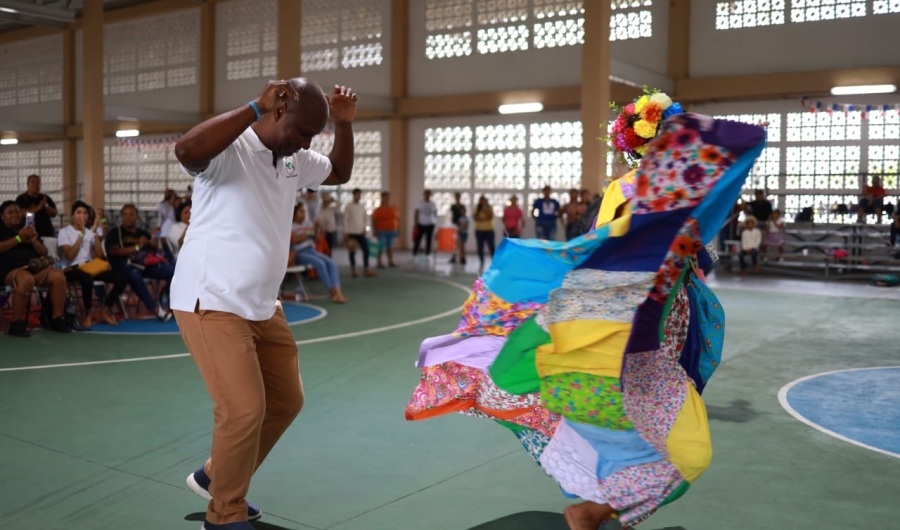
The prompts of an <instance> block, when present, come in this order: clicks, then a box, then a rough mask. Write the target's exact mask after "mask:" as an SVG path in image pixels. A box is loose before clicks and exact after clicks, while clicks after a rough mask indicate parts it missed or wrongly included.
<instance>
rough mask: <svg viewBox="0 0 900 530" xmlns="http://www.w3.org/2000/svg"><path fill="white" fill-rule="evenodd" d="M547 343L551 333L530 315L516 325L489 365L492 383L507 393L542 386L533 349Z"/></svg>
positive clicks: (528, 392) (517, 392) (519, 393)
mask: <svg viewBox="0 0 900 530" xmlns="http://www.w3.org/2000/svg"><path fill="white" fill-rule="evenodd" d="M549 343H550V335H549V334H548V333H547V332H546V331H544V329H543V328H542V327H541V326H540V325H538V323H537V322H536V321H535V317H534V316H532V317H531V318H529V319H528V320H526V321H525V322H524V323H523V324H522V325H521V326H519V327H518V328H516V329H515V330H514V331H513V332H512V333H510V334H509V337H508V338H507V340H506V344H504V345H503V349H501V350H500V354H499V355H497V358H496V359H495V360H494V364H492V365H491V368H490V374H491V379H492V380H493V381H494V384H495V385H497V386H498V387H499V388H500V389H501V390H505V391H506V392H509V393H510V394H518V395H521V394H530V393H532V392H537V391H538V390H540V388H541V378H540V376H539V375H538V371H537V364H536V362H535V353H536V352H535V350H536V349H537V348H538V347H539V346H543V345H544V344H549Z"/></svg>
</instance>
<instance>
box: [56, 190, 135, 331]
mask: <svg viewBox="0 0 900 530" xmlns="http://www.w3.org/2000/svg"><path fill="white" fill-rule="evenodd" d="M90 215H91V213H90V206H88V205H87V204H85V203H84V202H82V201H75V204H73V205H72V224H70V225H69V226H67V227H65V228H63V229H62V230H60V231H59V257H60V267H61V268H62V269H63V272H64V273H65V275H66V281H67V282H71V283H77V284H79V285H81V296H82V301H83V303H84V317H82V319H81V322H80V324H81V326H82V328H85V329H90V327H91V323H92V318H91V308H92V307H93V305H94V282H95V281H102V282H106V283H111V284H112V289H110V290H109V291H108V292H107V294H106V301H105V303H104V305H103V307H101V308H100V320H102V321H103V322H105V323H107V324H111V325H116V324H117V322H116V319H115V318H114V317H113V316H112V308H113V306H114V305H115V303H116V300H117V299H118V298H119V296H121V294H122V291H124V290H125V286H126V285H127V283H128V279H127V278H126V277H125V276H124V275H121V274H119V273H116V272H113V270H112V269H107V270H106V271H105V272H102V273H100V274H99V275H98V276H91V275H90V274H88V273H87V272H85V271H83V270H81V269H80V266H81V265H84V264H85V263H87V262H89V261H91V260H92V259H94V258H99V259H104V253H103V237H104V236H102V235H98V234H97V229H98V228H100V227H101V226H102V227H103V231H102V233H103V234H108V233H109V226H108V225H106V219H103V212H102V211H101V212H97V215H96V216H94V223H93V226H91V228H87V223H88V220H89V218H90Z"/></svg>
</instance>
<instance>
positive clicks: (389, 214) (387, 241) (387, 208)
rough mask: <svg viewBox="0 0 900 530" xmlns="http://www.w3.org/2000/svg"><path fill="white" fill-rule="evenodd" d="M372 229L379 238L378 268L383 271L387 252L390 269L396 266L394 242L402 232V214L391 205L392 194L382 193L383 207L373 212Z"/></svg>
mask: <svg viewBox="0 0 900 530" xmlns="http://www.w3.org/2000/svg"><path fill="white" fill-rule="evenodd" d="M372 229H373V230H374V231H375V235H376V236H377V237H378V268H379V269H383V268H384V264H383V263H382V262H381V256H382V255H383V254H384V253H385V252H386V253H387V257H388V267H396V265H394V241H395V240H396V239H397V231H398V230H400V212H399V211H398V210H397V207H396V206H394V205H392V204H391V194H390V193H389V192H387V191H383V192H381V206H379V207H378V208H375V211H374V212H372Z"/></svg>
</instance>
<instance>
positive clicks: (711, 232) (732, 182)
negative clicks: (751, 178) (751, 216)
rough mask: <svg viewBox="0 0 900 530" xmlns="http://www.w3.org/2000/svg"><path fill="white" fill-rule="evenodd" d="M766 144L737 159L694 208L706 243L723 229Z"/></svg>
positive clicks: (695, 216) (701, 236)
mask: <svg viewBox="0 0 900 530" xmlns="http://www.w3.org/2000/svg"><path fill="white" fill-rule="evenodd" d="M765 146H766V143H765V142H762V143H760V144H758V145H756V146H755V147H753V148H752V149H750V150H749V151H747V152H745V153H744V154H743V155H741V156H740V158H738V159H737V160H735V161H734V163H733V164H731V167H729V168H728V170H726V171H725V173H724V174H723V175H722V177H721V178H720V179H719V182H717V183H716V185H715V186H714V187H713V189H712V190H710V192H709V195H707V196H706V197H704V198H703V201H702V202H701V203H700V204H699V205H697V207H696V208H694V212H693V217H694V219H696V220H697V224H698V225H699V227H700V239H701V241H703V244H704V245H705V244H707V243H709V242H710V241H712V240H713V238H715V237H716V235H717V234H718V233H719V230H721V229H722V224H723V223H724V222H725V219H726V218H727V217H728V216H729V215H730V214H731V209H732V208H733V207H734V201H735V200H736V199H737V197H739V196H740V194H741V188H742V187H743V186H744V181H745V180H746V179H747V175H748V174H749V173H750V170H751V169H753V164H755V163H756V159H757V158H758V157H759V155H761V154H762V151H763V149H764V148H765Z"/></svg>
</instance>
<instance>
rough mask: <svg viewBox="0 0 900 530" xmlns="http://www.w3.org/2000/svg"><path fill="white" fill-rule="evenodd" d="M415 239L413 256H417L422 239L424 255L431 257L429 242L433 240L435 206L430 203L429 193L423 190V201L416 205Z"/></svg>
mask: <svg viewBox="0 0 900 530" xmlns="http://www.w3.org/2000/svg"><path fill="white" fill-rule="evenodd" d="M415 217H416V239H415V242H414V243H413V256H416V255H418V254H419V247H420V246H421V244H422V238H425V255H426V256H430V255H431V240H432V239H434V225H436V224H437V206H435V204H434V203H433V202H431V191H430V190H425V194H424V195H423V199H422V200H421V201H419V204H417V205H416V213H415Z"/></svg>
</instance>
